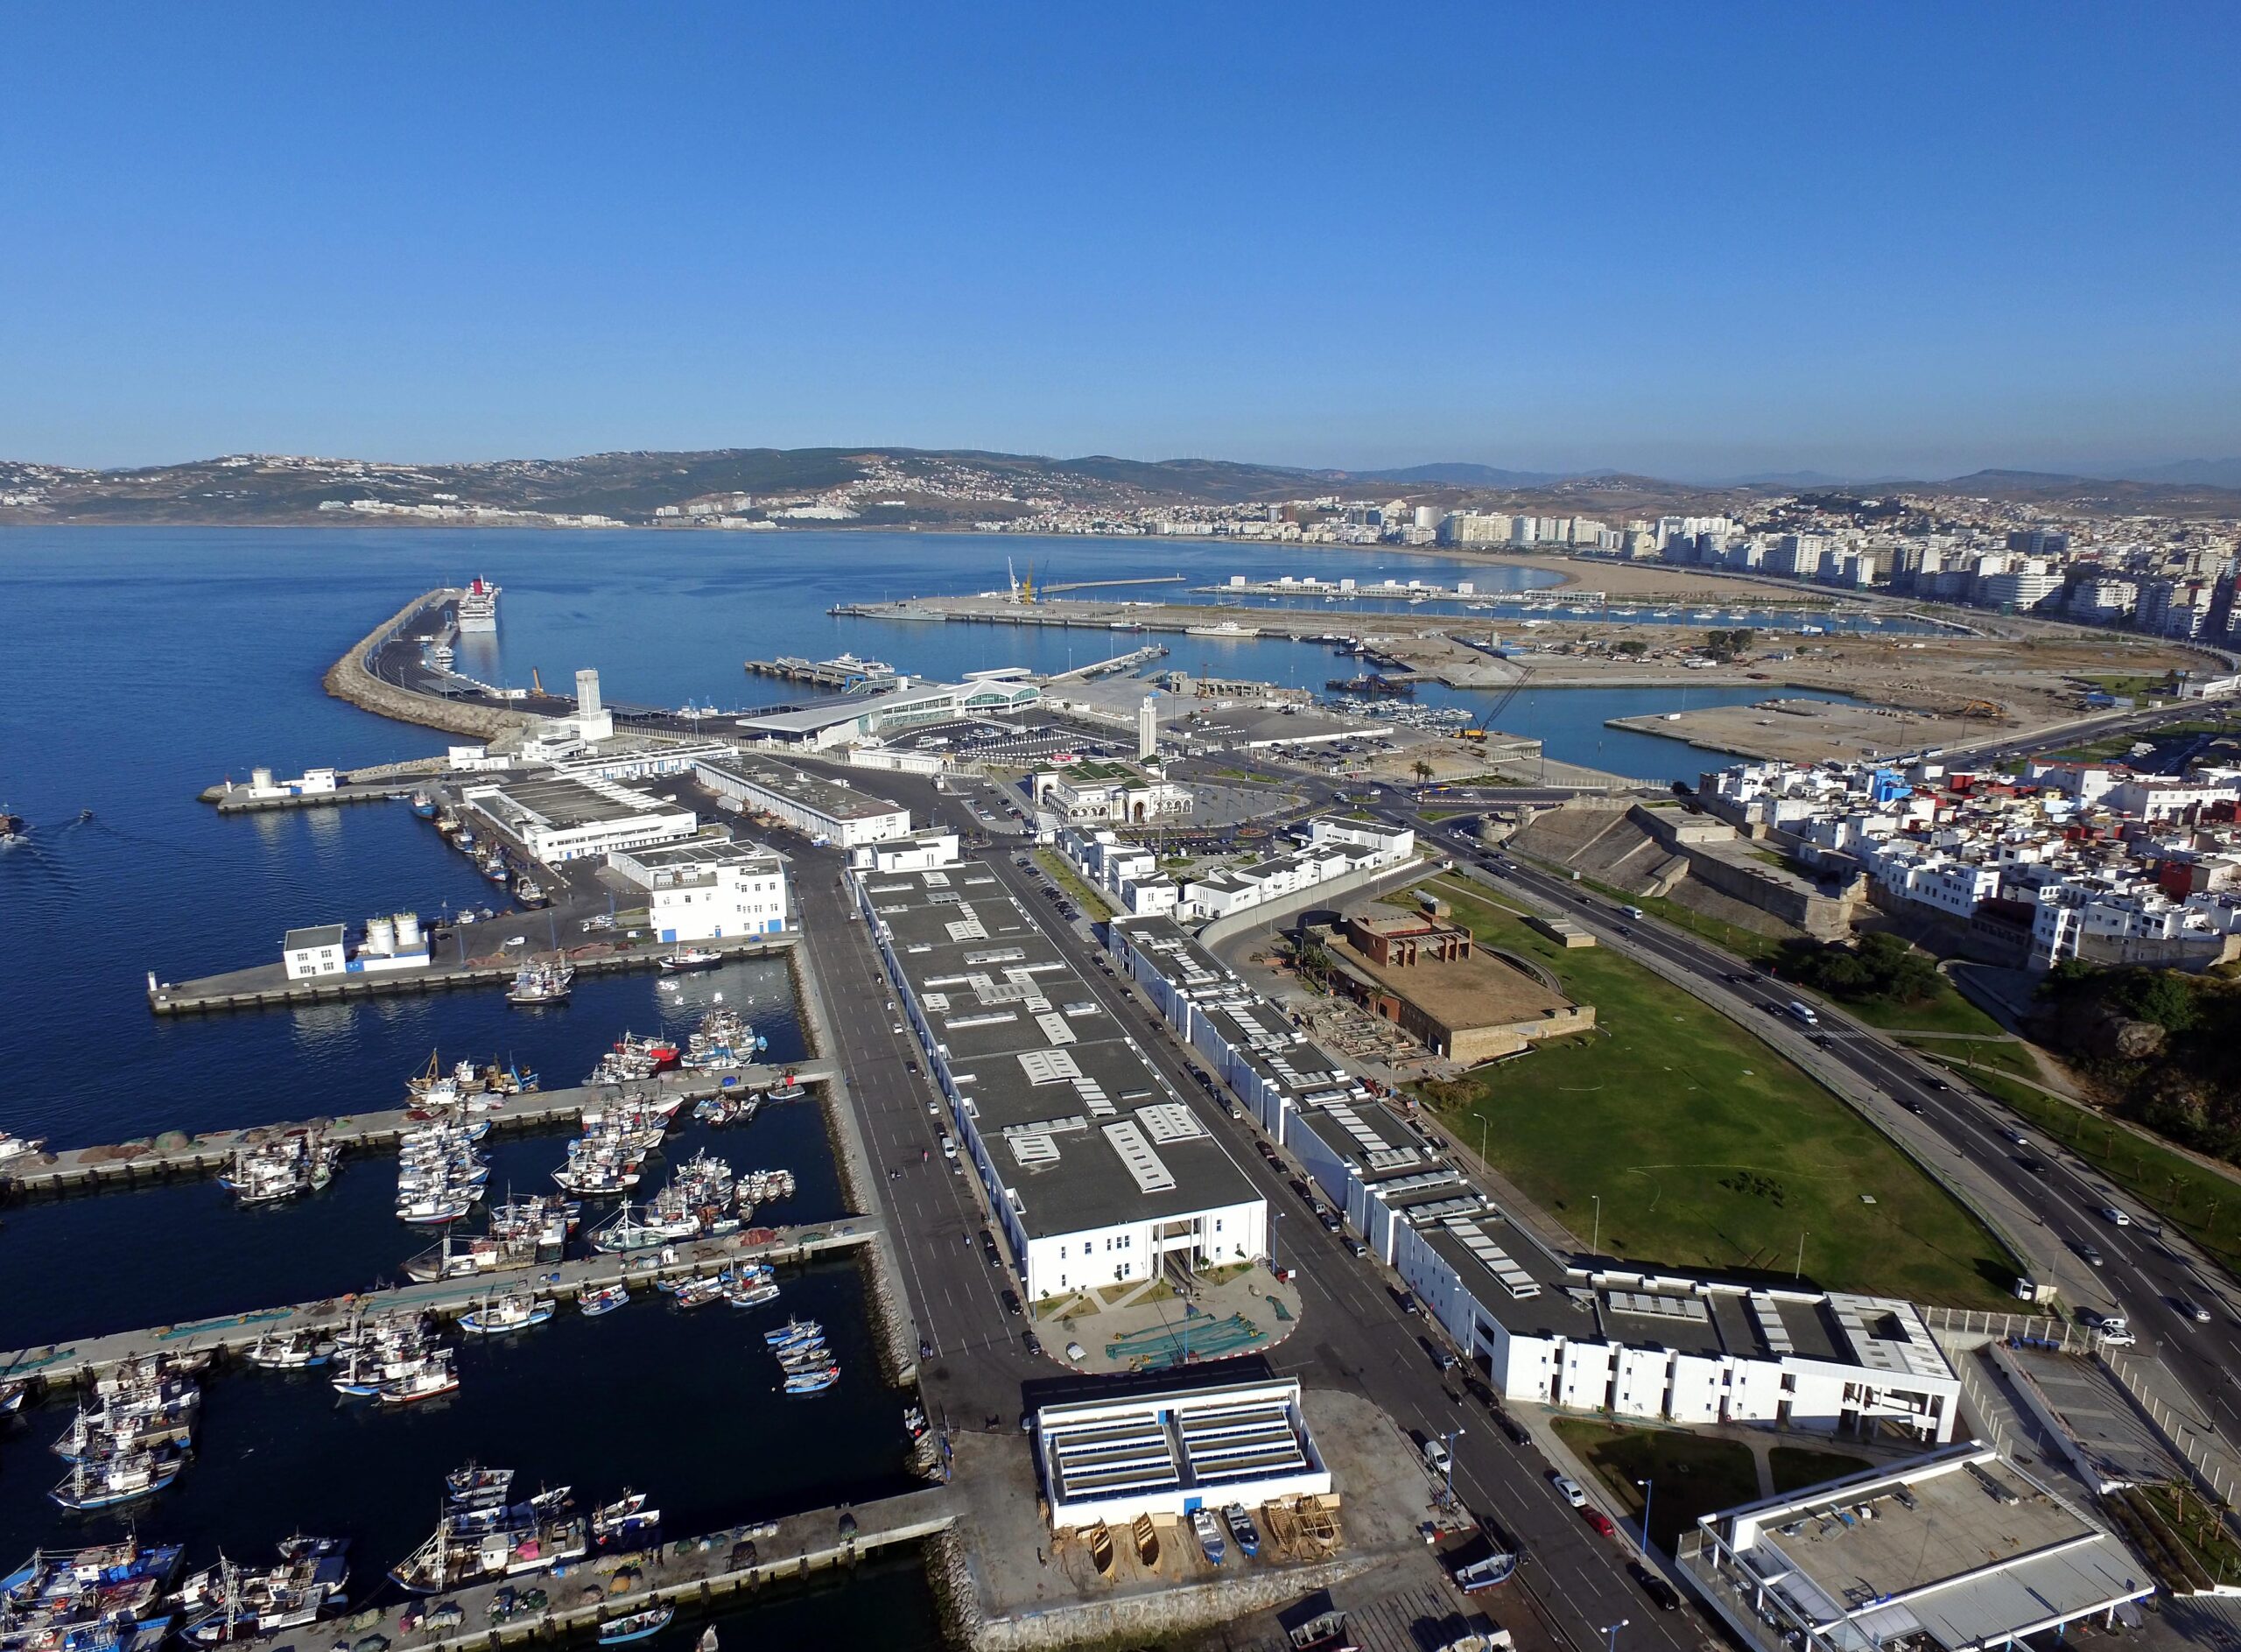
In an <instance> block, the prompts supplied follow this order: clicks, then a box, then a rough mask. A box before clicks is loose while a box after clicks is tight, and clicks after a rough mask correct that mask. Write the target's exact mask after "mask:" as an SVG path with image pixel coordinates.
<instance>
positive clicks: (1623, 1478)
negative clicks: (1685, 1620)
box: [1555, 1417, 1759, 1554]
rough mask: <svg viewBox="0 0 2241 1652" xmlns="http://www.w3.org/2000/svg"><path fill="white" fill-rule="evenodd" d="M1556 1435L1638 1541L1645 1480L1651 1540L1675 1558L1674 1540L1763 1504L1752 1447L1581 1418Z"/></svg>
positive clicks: (1562, 1423) (1561, 1423) (1563, 1421)
mask: <svg viewBox="0 0 2241 1652" xmlns="http://www.w3.org/2000/svg"><path fill="white" fill-rule="evenodd" d="M1555 1427H1556V1433H1557V1435H1558V1436H1559V1437H1560V1438H1562V1439H1563V1442H1564V1444H1565V1445H1568V1446H1570V1448H1571V1450H1572V1452H1573V1454H1574V1455H1575V1456H1577V1457H1578V1458H1579V1459H1580V1460H1581V1461H1582V1462H1584V1463H1585V1464H1586V1465H1587V1466H1588V1467H1589V1468H1590V1469H1591V1470H1592V1471H1593V1472H1594V1474H1595V1477H1596V1478H1597V1479H1598V1480H1601V1481H1602V1482H1603V1483H1604V1485H1605V1486H1606V1487H1609V1488H1610V1492H1611V1496H1612V1501H1613V1506H1614V1507H1616V1508H1618V1509H1619V1512H1620V1514H1621V1515H1623V1516H1624V1517H1625V1521H1626V1525H1627V1526H1628V1528H1629V1530H1628V1533H1627V1535H1628V1536H1631V1537H1633V1538H1634V1539H1635V1540H1636V1541H1637V1542H1639V1541H1640V1537H1641V1529H1642V1524H1641V1522H1642V1502H1643V1497H1642V1488H1641V1487H1640V1486H1638V1485H1636V1484H1635V1482H1636V1481H1637V1480H1648V1481H1649V1482H1650V1485H1651V1490H1650V1494H1649V1498H1648V1502H1649V1535H1650V1539H1651V1541H1652V1542H1653V1543H1655V1544H1656V1545H1657V1547H1659V1548H1660V1549H1662V1550H1665V1551H1666V1553H1668V1554H1671V1553H1672V1552H1673V1546H1674V1543H1675V1540H1676V1539H1677V1538H1678V1537H1679V1536H1680V1535H1681V1534H1682V1533H1683V1532H1684V1531H1692V1530H1694V1529H1696V1524H1697V1517H1698V1516H1699V1515H1709V1514H1711V1513H1713V1512H1714V1511H1715V1510H1718V1509H1722V1508H1736V1507H1737V1506H1738V1505H1739V1504H1743V1503H1755V1502H1757V1501H1759V1470H1758V1466H1757V1465H1756V1464H1754V1463H1753V1461H1752V1460H1751V1448H1750V1447H1749V1446H1747V1445H1743V1444H1741V1443H1740V1442H1739V1441H1736V1440H1721V1439H1707V1438H1704V1436H1702V1435H1699V1434H1684V1433H1682V1432H1680V1431H1678V1430H1675V1429H1661V1428H1619V1427H1617V1426H1616V1425H1614V1424H1609V1423H1595V1422H1590V1421H1589V1420H1587V1419H1586V1418H1584V1417H1558V1418H1557V1419H1556V1424H1555Z"/></svg>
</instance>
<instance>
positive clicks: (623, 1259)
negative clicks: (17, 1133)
mask: <svg viewBox="0 0 2241 1652" xmlns="http://www.w3.org/2000/svg"><path fill="white" fill-rule="evenodd" d="M880 1226H881V1225H880V1222H879V1220H878V1219H877V1218H875V1217H868V1216H849V1217H844V1218H842V1219H841V1220H839V1221H836V1222H819V1223H815V1224H811V1225H808V1226H804V1227H749V1228H746V1229H744V1230H742V1231H741V1232H740V1233H737V1234H732V1235H731V1236H729V1237H728V1238H725V1239H707V1240H701V1241H699V1242H697V1243H692V1244H680V1245H670V1246H663V1247H658V1248H654V1249H652V1250H650V1251H648V1252H645V1253H643V1254H639V1255H592V1256H583V1257H579V1258H577V1259H575V1260H573V1261H571V1262H548V1263H543V1264H533V1265H531V1266H530V1267H528V1268H520V1269H502V1270H494V1271H492V1272H489V1273H487V1274H477V1275H474V1276H471V1277H467V1278H460V1279H438V1280H432V1281H430V1282H428V1283H425V1284H411V1285H397V1286H394V1287H392V1288H390V1289H389V1290H366V1291H360V1292H357V1293H356V1294H355V1295H345V1296H341V1297H331V1298H329V1299H327V1301H324V1302H302V1303H295V1304H291V1305H289V1306H286V1307H278V1308H260V1309H252V1310H250V1311H246V1312H242V1313H229V1314H226V1315H223V1316H221V1317H220V1318H215V1319H199V1320H195V1321H193V1322H192V1323H190V1324H187V1325H151V1326H147V1327H144V1328H143V1329H140V1330H137V1331H119V1332H113V1333H111V1334H110V1335H108V1336H104V1337H81V1338H79V1339H77V1340H75V1341H74V1342H72V1343H70V1344H69V1345H67V1346H62V1345H59V1344H58V1345H55V1346H49V1347H43V1348H23V1349H18V1350H17V1351H16V1352H14V1353H5V1354H0V1381H22V1380H24V1379H25V1378H27V1377H38V1378H40V1379H42V1380H44V1381H47V1382H50V1383H65V1382H74V1381H81V1380H82V1379H84V1378H86V1377H88V1376H89V1375H91V1374H97V1373H99V1372H102V1371H105V1370H107V1369H109V1367H111V1366H114V1365H117V1364H119V1363H121V1362H123V1361H124V1360H137V1359H144V1358H146V1357H148V1356H151V1355H153V1354H158V1353H170V1354H183V1353H190V1352H192V1353H205V1352H208V1351H211V1350H220V1351H223V1352H227V1353H235V1352H238V1351H240V1350H241V1349H243V1348H249V1347H254V1346H256V1341H257V1339H259V1338H260V1337H263V1336H264V1335H266V1334H268V1333H270V1332H294V1331H309V1332H332V1331H341V1330H343V1329H345V1328H346V1327H348V1325H349V1324H350V1322H351V1320H352V1319H353V1318H357V1317H360V1316H364V1317H367V1318H372V1317H375V1316H377V1315H381V1314H389V1313H432V1314H439V1315H444V1316H450V1315H454V1314H460V1313H464V1312H465V1311H467V1309H469V1308H472V1307H474V1305H475V1304H477V1303H479V1302H481V1301H482V1300H484V1299H485V1298H486V1297H489V1296H491V1295H492V1294H493V1293H495V1292H500V1291H504V1290H514V1289H516V1288H518V1287H519V1286H520V1285H521V1284H522V1283H523V1281H524V1280H525V1279H533V1280H534V1281H535V1283H536V1285H537V1291H538V1293H539V1294H540V1295H550V1296H551V1297H553V1298H554V1299H555V1300H556V1301H557V1300H558V1299H559V1298H561V1297H573V1295H574V1294H575V1293H576V1292H577V1291H578V1290H581V1289H583V1288H584V1287H585V1286H586V1285H606V1284H615V1283H628V1284H629V1285H630V1286H632V1287H633V1288H634V1289H636V1288H640V1287H643V1288H648V1289H650V1288H651V1287H652V1286H654V1285H655V1284H657V1283H660V1282H662V1281H664V1280H672V1279H682V1278H685V1277H687V1276H692V1275H698V1274H710V1273H716V1272H719V1271H720V1270H721V1269H725V1268H727V1267H729V1266H731V1265H732V1264H733V1263H734V1262H801V1261H804V1260H806V1259H808V1258H810V1257H812V1256H819V1255H827V1254H830V1253H832V1252H838V1251H847V1250H854V1249H856V1248H859V1247H861V1246H864V1245H868V1244H871V1243H872V1242H873V1241H875V1239H876V1238H877V1237H878V1234H879V1232H880ZM727 1311H728V1310H727Z"/></svg>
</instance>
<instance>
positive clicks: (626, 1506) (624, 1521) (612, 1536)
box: [592, 1489, 662, 1549]
mask: <svg viewBox="0 0 2241 1652" xmlns="http://www.w3.org/2000/svg"><path fill="white" fill-rule="evenodd" d="M661 1523H662V1511H661V1510H660V1509H658V1508H647V1507H646V1494H645V1493H644V1492H634V1491H630V1490H628V1489H626V1490H625V1491H624V1492H623V1494H622V1496H621V1497H619V1498H617V1499H615V1501H613V1502H611V1503H606V1504H602V1505H601V1507H599V1508H594V1510H592V1542H593V1543H595V1544H597V1545H598V1546H599V1547H601V1548H602V1549H604V1548H608V1547H610V1546H615V1547H622V1546H627V1545H629V1544H631V1543H643V1542H644V1541H646V1540H647V1539H648V1538H650V1536H652V1535H653V1534H654V1532H655V1531H656V1530H657V1529H658V1528H659V1527H660V1525H661Z"/></svg>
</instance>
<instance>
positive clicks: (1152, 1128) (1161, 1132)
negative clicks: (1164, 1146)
mask: <svg viewBox="0 0 2241 1652" xmlns="http://www.w3.org/2000/svg"><path fill="white" fill-rule="evenodd" d="M1136 1121H1137V1122H1138V1123H1140V1124H1142V1126H1143V1128H1145V1130H1146V1131H1147V1132H1149V1134H1150V1135H1151V1138H1152V1140H1153V1141H1154V1142H1195V1141H1197V1140H1198V1138H1199V1137H1200V1136H1202V1135H1205V1133H1206V1131H1205V1127H1204V1126H1203V1125H1201V1124H1200V1123H1199V1122H1198V1120H1197V1118H1195V1117H1194V1116H1193V1115H1192V1114H1191V1109H1190V1108H1189V1107H1184V1106H1182V1105H1181V1104H1180V1103H1178V1102H1174V1101H1163V1102H1161V1103H1159V1104H1158V1105H1157V1106H1156V1107H1138V1108H1137V1109H1136Z"/></svg>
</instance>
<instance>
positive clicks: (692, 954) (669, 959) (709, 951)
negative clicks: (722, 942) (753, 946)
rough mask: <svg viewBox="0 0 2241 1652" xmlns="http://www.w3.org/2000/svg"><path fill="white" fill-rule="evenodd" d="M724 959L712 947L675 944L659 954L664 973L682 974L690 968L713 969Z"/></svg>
mask: <svg viewBox="0 0 2241 1652" xmlns="http://www.w3.org/2000/svg"><path fill="white" fill-rule="evenodd" d="M723 961H724V955H723V954H722V953H720V952H717V951H715V950H714V949H713V948H712V947H706V946H676V947H672V948H671V949H670V950H669V951H668V952H666V953H663V954H662V956H661V960H660V964H661V971H662V974H664V975H678V974H684V973H685V971H687V970H692V969H713V968H715V967H716V966H717V965H719V964H720V963H722V962H723Z"/></svg>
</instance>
